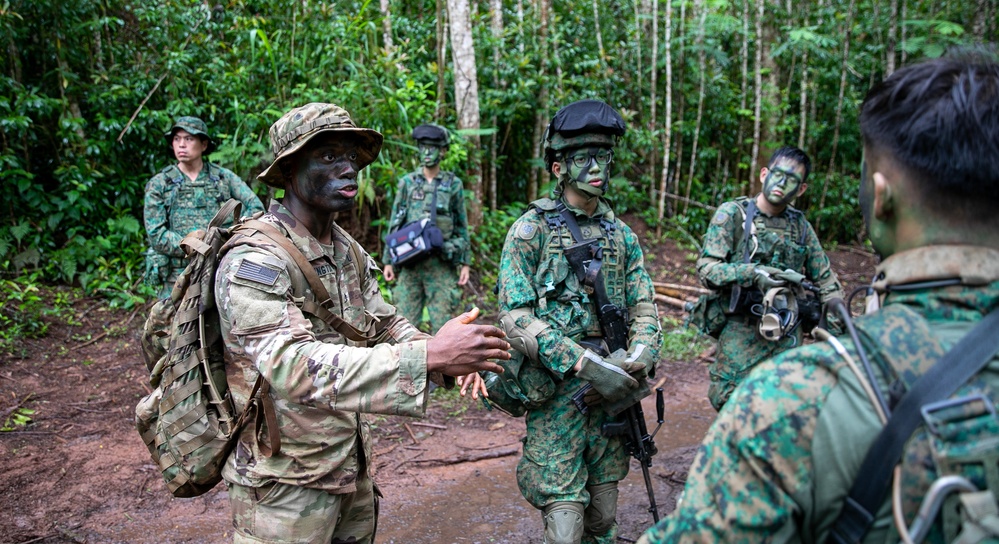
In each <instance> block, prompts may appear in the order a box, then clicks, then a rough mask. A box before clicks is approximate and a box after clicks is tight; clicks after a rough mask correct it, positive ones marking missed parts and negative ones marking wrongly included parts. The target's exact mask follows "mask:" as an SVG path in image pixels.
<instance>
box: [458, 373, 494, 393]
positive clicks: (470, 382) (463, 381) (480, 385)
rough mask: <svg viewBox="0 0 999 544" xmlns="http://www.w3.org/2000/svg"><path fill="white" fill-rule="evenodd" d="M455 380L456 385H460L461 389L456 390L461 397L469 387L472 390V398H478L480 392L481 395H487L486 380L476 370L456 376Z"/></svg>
mask: <svg viewBox="0 0 999 544" xmlns="http://www.w3.org/2000/svg"><path fill="white" fill-rule="evenodd" d="M456 381H457V382H458V385H459V386H461V389H459V390H458V392H459V393H460V394H461V396H463V397H464V396H465V392H466V391H468V390H469V389H471V390H472V398H473V399H478V398H479V393H480V392H481V393H482V396H483V397H488V396H489V392H488V391H486V381H485V380H483V379H482V376H480V375H479V373H478V372H473V373H472V374H469V375H467V376H458V378H457V380H456Z"/></svg>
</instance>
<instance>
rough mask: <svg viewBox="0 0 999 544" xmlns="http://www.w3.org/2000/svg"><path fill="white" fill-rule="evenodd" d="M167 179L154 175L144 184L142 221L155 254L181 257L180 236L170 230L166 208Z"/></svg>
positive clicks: (181, 237)
mask: <svg viewBox="0 0 999 544" xmlns="http://www.w3.org/2000/svg"><path fill="white" fill-rule="evenodd" d="M168 190H169V189H168V188H167V179H166V176H164V175H163V174H156V175H155V176H153V178H152V179H150V180H149V183H147V184H146V197H145V204H144V206H143V221H144V223H145V225H146V234H147V235H148V236H149V245H150V246H151V247H152V248H153V250H155V251H156V252H157V253H162V254H164V255H169V256H171V257H183V256H184V250H182V249H181V248H180V242H181V240H183V239H184V237H183V236H182V235H180V234H179V233H177V232H174V231H172V230H170V210H168V209H167V207H166V195H167V191H168Z"/></svg>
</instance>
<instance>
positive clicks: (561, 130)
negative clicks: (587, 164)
mask: <svg viewBox="0 0 999 544" xmlns="http://www.w3.org/2000/svg"><path fill="white" fill-rule="evenodd" d="M624 132H625V126H624V119H623V118H622V117H621V115H620V114H619V113H618V112H617V111H615V110H614V108H612V107H610V106H609V105H607V103H606V102H603V101H601V100H578V101H576V102H573V103H572V104H569V105H568V106H565V107H563V108H562V109H560V110H558V112H556V113H555V116H554V117H552V120H551V122H550V123H548V128H546V129H545V135H544V145H545V150H544V152H545V168H546V169H548V171H549V172H550V171H551V169H552V164H554V163H555V159H556V157H557V155H558V154H559V152H560V151H562V150H563V149H571V148H576V147H585V146H591V145H605V146H609V147H614V145H615V144H617V141H618V139H619V138H620V137H621V136H623V135H624Z"/></svg>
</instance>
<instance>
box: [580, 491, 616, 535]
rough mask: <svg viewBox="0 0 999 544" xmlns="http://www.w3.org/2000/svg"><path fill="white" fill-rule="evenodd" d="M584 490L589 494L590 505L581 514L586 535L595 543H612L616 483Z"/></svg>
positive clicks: (614, 528)
mask: <svg viewBox="0 0 999 544" xmlns="http://www.w3.org/2000/svg"><path fill="white" fill-rule="evenodd" d="M586 490H587V491H589V492H590V505H589V506H587V507H586V511H585V512H584V513H583V520H584V521H583V526H584V527H585V531H586V535H587V536H591V537H593V538H594V539H595V540H596V541H597V542H614V541H615V540H616V536H617V535H616V534H615V533H617V519H616V518H617V482H609V483H606V484H598V485H594V486H590V487H587V488H586Z"/></svg>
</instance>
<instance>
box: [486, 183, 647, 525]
mask: <svg viewBox="0 0 999 544" xmlns="http://www.w3.org/2000/svg"><path fill="white" fill-rule="evenodd" d="M555 206H556V202H555V201H552V200H550V199H541V200H538V201H535V202H534V203H532V207H533V208H534V209H532V210H530V211H528V212H527V213H525V214H524V215H523V216H521V217H520V218H519V219H518V220H517V221H516V222H515V223H514V224H513V226H512V227H511V228H510V231H509V232H508V233H507V236H506V242H505V244H504V246H503V255H502V260H501V261H500V272H499V279H498V282H499V286H500V288H499V301H500V310H501V312H509V313H510V314H511V315H512V317H513V318H514V321H513V322H509V323H504V324H503V326H504V328H505V329H506V331H505V332H506V333H507V335H508V336H509V335H511V334H516V333H515V332H514V330H513V329H514V327H513V326H512V325H515V328H516V329H519V330H521V331H531V332H533V333H535V336H536V339H537V349H538V358H539V361H537V362H536V363H540V365H541V366H543V367H544V368H545V369H547V371H548V372H550V375H551V376H552V378H553V381H554V393H553V394H552V396H551V398H550V399H548V400H547V401H545V402H543V403H542V404H541V405H540V407H537V408H534V409H528V411H527V414H526V418H527V437H526V438H525V440H524V453H523V457H522V458H521V459H520V462H519V464H518V465H517V483H518V485H519V486H520V491H521V493H522V494H523V495H524V498H526V499H527V501H528V502H529V503H531V504H532V505H533V506H534V507H535V508H538V509H543V508H544V507H545V506H547V505H550V504H552V503H555V502H576V503H582V504H583V505H584V506H586V505H589V503H590V492H589V491H588V488H592V487H593V486H596V485H600V484H605V483H616V482H618V481H619V480H621V479H623V478H624V477H625V476H626V475H627V474H628V462H629V459H628V455H627V454H626V453H625V451H624V447H623V441H622V439H621V437H614V438H608V437H605V436H603V435H602V434H601V432H600V429H601V425H602V424H603V423H605V422H608V421H610V420H611V419H612V418H611V416H609V415H608V414H607V412H606V411H604V410H603V409H602V408H601V407H600V406H592V407H591V409H590V411H589V414H588V415H583V414H582V413H580V412H579V411H578V410H577V409H576V408H575V405H574V404H573V402H572V400H571V397H572V395H573V394H574V393H576V392H577V391H578V390H579V389H580V388H582V387H583V386H584V385H586V383H587V382H585V381H583V380H581V379H580V378H578V377H576V376H575V375H573V376H571V377H567V375H566V373H567V372H569V371H570V370H571V369H572V367H573V366H574V365H575V364H576V362H577V361H578V360H579V359H580V357H581V356H582V355H583V352H584V348H583V347H580V345H579V344H578V343H577V342H578V341H580V340H582V339H583V338H586V337H600V336H602V333H601V329H600V322H599V320H598V318H597V314H596V309H595V307H594V304H593V301H592V299H591V298H590V297H588V296H587V295H585V294H584V293H583V291H582V289H581V287H580V284H579V281H578V280H577V278H576V276H575V274H574V273H573V272H572V271H571V270H570V268H569V264H568V262H567V261H566V259H565V258H564V257H563V256H562V248H563V247H567V246H570V245H573V244H574V243H575V242H574V241H573V240H572V235H571V234H570V232H569V230H568V229H567V228H565V227H564V226H561V227H558V229H557V231H553V230H552V229H551V228H550V227H549V223H548V219H549V218H552V217H553V215H554V216H556V217H557V216H558V212H556V211H555ZM567 207H568V209H569V211H570V212H571V213H573V214H574V216H575V217H576V219H577V222H578V223H579V227H580V230H581V232H582V235H583V237H584V238H598V239H600V246H601V247H603V248H604V252H603V265H602V267H601V274H602V275H603V278H604V283H605V285H606V290H607V295H608V297H609V298H610V300H611V302H613V303H614V304H616V305H618V306H620V307H624V308H628V310H629V312H630V315H631V316H632V317H631V319H630V321H629V329H630V330H629V345H630V346H636V345H638V344H644V345H645V346H646V348H647V350H646V353H647V356H646V357H643V358H642V360H643V362H645V363H646V365H647V366H648V367H649V370H650V371H651V370H652V369H653V368H654V365H655V364H656V363H657V362H658V361H659V349H660V347H661V345H662V333H661V330H660V328H659V322H658V317H655V318H652V317H650V316H651V315H653V314H654V306H653V289H652V280H651V278H650V277H649V275H648V273H647V272H646V270H645V266H644V256H643V254H642V248H641V245H640V244H639V241H638V237H637V236H635V233H634V232H633V231H632V230H631V229H630V228H629V227H628V226H627V225H625V224H624V223H623V222H622V221H621V220H619V219H617V218H616V217H615V216H614V212H613V211H612V210H611V208H610V206H609V204H608V203H607V201H605V200H603V199H601V200H600V203H599V204H598V206H597V210H596V212H595V213H594V214H593V216H592V217H586V215H585V213H584V212H582V211H581V210H579V209H576V208H573V207H571V206H568V205H567ZM608 231H609V232H608ZM640 308H642V310H640ZM650 310H651V311H650ZM636 315H643V316H644V317H642V318H638V319H636V318H635V316H636ZM525 364H526V363H525ZM528 395H529V396H533V395H532V393H531V392H528ZM616 499H617V498H616V492H615V496H614V501H615V502H616ZM587 525H588V524H587ZM616 535H617V524H616V523H613V524H612V525H611V526H610V528H609V529H607V531H606V532H604V533H601V534H592V533H590V532H586V533H584V537H583V542H599V543H607V544H610V543H613V542H615V540H616Z"/></svg>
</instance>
